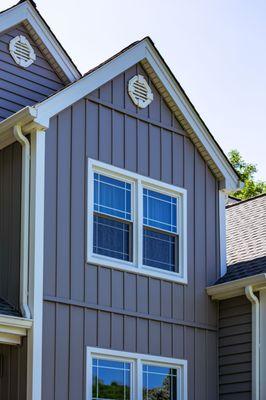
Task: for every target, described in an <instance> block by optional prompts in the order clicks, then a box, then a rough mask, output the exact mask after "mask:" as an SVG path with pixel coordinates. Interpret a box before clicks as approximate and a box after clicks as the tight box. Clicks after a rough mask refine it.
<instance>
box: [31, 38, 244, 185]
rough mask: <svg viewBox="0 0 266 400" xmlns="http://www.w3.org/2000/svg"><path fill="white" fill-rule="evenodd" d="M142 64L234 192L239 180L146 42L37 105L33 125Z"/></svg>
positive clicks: (46, 122) (152, 48)
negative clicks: (145, 64)
mask: <svg viewBox="0 0 266 400" xmlns="http://www.w3.org/2000/svg"><path fill="white" fill-rule="evenodd" d="M144 60H146V61H148V63H149V65H150V66H151V67H152V69H153V70H154V71H155V73H156V75H157V76H158V78H159V80H160V81H161V82H162V84H163V85H164V87H165V89H166V91H167V92H168V93H169V96H170V97H171V98H172V99H173V101H174V103H175V104H176V106H177V108H178V109H179V110H180V111H181V113H182V115H183V116H184V118H185V119H186V121H187V122H188V124H189V125H190V126H191V128H192V129H193V132H194V133H195V135H196V136H197V138H198V141H199V143H198V146H199V147H201V148H204V149H205V150H206V152H207V153H208V155H209V158H211V159H212V160H213V162H214V164H215V165H216V168H218V170H219V171H220V173H221V175H222V176H223V177H224V180H225V184H224V186H225V188H226V189H228V190H231V189H237V188H238V186H239V177H238V176H237V174H236V173H235V171H234V170H233V168H232V166H231V165H230V164H229V162H228V160H227V158H226V157H225V155H224V154H223V153H222V151H221V149H220V148H219V146H218V145H217V143H216V142H215V140H214V139H213V138H212V137H211V135H210V134H209V132H208V131H207V129H206V127H205V126H204V124H203V123H202V121H201V119H200V117H199V116H198V114H197V113H196V112H195V110H194V109H193V106H192V105H191V103H190V101H189V100H188V99H187V98H186V96H185V95H184V93H183V91H182V89H181V88H180V86H179V84H177V82H176V81H175V79H174V78H173V76H172V74H171V73H170V72H169V70H168V68H167V66H166V65H165V63H164V62H163V60H162V58H161V56H160V55H159V53H158V52H157V50H156V49H155V47H154V46H153V45H152V43H151V41H150V40H149V39H147V38H146V39H143V40H142V41H141V42H138V43H137V44H136V45H135V46H133V47H131V48H129V49H128V50H126V51H124V52H122V53H121V54H119V55H118V56H116V57H115V58H113V59H112V60H111V61H109V62H107V63H105V64H103V65H102V66H100V67H99V68H97V69H96V70H94V71H93V72H91V73H90V74H88V75H85V76H84V77H83V78H82V79H80V80H79V81H77V82H75V83H74V84H72V85H70V86H68V87H66V88H65V89H63V90H61V91H60V92H58V93H56V94H54V95H53V96H51V97H50V98H48V99H46V100H44V101H43V102H41V103H39V104H37V105H36V106H35V107H36V109H37V112H38V116H37V119H36V121H37V122H38V123H40V124H41V125H44V126H48V123H49V119H50V118H51V117H52V116H53V115H55V114H57V113H59V112H60V111H62V110H64V109H65V108H67V107H68V106H70V105H71V104H73V103H75V102H76V101H78V100H79V99H81V98H83V97H85V96H87V95H88V94H89V93H91V92H93V91H94V90H95V89H97V88H98V87H100V86H101V85H103V84H105V83H106V82H108V81H110V80H111V79H113V78H114V77H115V76H117V75H119V74H120V73H122V72H124V71H125V70H127V69H128V68H130V67H131V66H133V65H135V64H136V63H138V62H141V61H144Z"/></svg>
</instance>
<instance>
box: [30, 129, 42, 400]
mask: <svg viewBox="0 0 266 400" xmlns="http://www.w3.org/2000/svg"><path fill="white" fill-rule="evenodd" d="M44 177H45V132H44V131H38V130H37V131H35V132H33V133H32V134H31V177H30V178H31V193H30V195H31V197H30V243H29V249H30V253H29V307H30V311H31V314H32V318H33V320H34V324H33V327H32V329H31V330H30V331H29V334H28V363H27V364H28V368H27V399H29V400H33V399H34V400H41V393H42V328H43V252H44Z"/></svg>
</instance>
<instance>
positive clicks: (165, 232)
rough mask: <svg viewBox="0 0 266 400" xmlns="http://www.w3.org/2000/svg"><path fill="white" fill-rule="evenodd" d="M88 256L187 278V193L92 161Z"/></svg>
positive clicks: (96, 261)
mask: <svg viewBox="0 0 266 400" xmlns="http://www.w3.org/2000/svg"><path fill="white" fill-rule="evenodd" d="M87 240H88V257H87V261H88V262H90V263H94V264H100V265H106V266H112V267H114V268H118V269H124V270H128V271H132V272H140V273H142V274H146V275H150V276H157V277H162V278H164V279H169V280H174V281H178V282H183V283H185V282H186V191H185V190H184V189H182V188H177V187H175V186H173V185H169V184H166V183H163V182H160V181H155V180H153V179H150V178H147V177H144V176H141V175H138V174H135V173H132V172H129V171H126V170H122V169H120V168H116V167H113V166H111V165H108V164H104V163H101V162H99V161H94V160H89V182H88V234H87Z"/></svg>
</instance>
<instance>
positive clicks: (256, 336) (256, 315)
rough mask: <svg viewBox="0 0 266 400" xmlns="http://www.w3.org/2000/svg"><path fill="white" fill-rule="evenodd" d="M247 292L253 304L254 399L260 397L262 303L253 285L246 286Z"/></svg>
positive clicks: (256, 399)
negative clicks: (260, 310)
mask: <svg viewBox="0 0 266 400" xmlns="http://www.w3.org/2000/svg"><path fill="white" fill-rule="evenodd" d="M245 294H246V296H247V298H248V300H249V301H250V302H251V304H252V400H259V399H260V312H259V309H260V303H259V299H258V297H257V296H255V294H254V292H253V288H252V286H251V285H250V286H247V287H246V288H245Z"/></svg>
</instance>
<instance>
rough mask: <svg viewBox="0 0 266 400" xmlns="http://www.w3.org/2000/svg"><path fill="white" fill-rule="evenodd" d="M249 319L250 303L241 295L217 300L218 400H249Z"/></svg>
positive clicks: (250, 387) (250, 322)
mask: <svg viewBox="0 0 266 400" xmlns="http://www.w3.org/2000/svg"><path fill="white" fill-rule="evenodd" d="M251 318H252V316H251V304H250V302H249V301H248V300H247V298H246V297H245V296H240V297H235V298H233V299H228V300H223V301H221V302H220V305H219V375H220V376H219V390H220V400H251V399H252V392H251V390H252V382H251V378H252V353H251V348H252V343H251V340H252V321H251Z"/></svg>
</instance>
